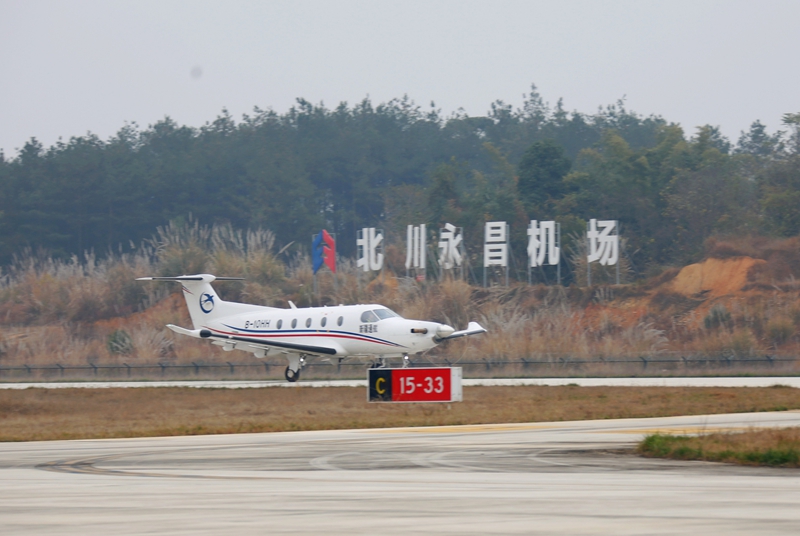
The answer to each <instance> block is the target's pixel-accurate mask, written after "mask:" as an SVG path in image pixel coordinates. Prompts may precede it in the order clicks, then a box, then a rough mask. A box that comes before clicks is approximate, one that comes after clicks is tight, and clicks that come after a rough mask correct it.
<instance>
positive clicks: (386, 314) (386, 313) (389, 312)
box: [375, 309, 400, 320]
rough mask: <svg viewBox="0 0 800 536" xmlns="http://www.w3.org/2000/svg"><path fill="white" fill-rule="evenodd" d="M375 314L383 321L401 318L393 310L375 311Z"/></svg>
mask: <svg viewBox="0 0 800 536" xmlns="http://www.w3.org/2000/svg"><path fill="white" fill-rule="evenodd" d="M375 314H376V315H378V318H380V319H381V320H385V319H387V318H394V317H399V316H400V315H399V314H397V313H395V312H394V311H392V310H391V309H375Z"/></svg>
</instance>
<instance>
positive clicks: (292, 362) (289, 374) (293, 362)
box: [283, 356, 306, 383]
mask: <svg viewBox="0 0 800 536" xmlns="http://www.w3.org/2000/svg"><path fill="white" fill-rule="evenodd" d="M305 364H306V359H305V356H296V357H295V356H292V357H290V358H289V366H288V367H286V371H285V372H284V373H283V375H284V376H285V377H286V381H287V382H292V383H294V382H296V381H297V380H299V379H300V370H302V368H303V366H305Z"/></svg>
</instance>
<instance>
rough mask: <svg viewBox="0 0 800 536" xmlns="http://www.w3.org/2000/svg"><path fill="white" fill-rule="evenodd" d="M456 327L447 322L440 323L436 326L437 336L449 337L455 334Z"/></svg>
mask: <svg viewBox="0 0 800 536" xmlns="http://www.w3.org/2000/svg"><path fill="white" fill-rule="evenodd" d="M454 331H455V328H454V327H452V326H448V325H447V324H439V327H438V328H436V336H437V337H448V336H450V335H452V334H453V332H454Z"/></svg>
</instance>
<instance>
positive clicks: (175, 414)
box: [0, 386, 800, 441]
mask: <svg viewBox="0 0 800 536" xmlns="http://www.w3.org/2000/svg"><path fill="white" fill-rule="evenodd" d="M798 408H800V392H798V391H797V390H796V389H792V388H780V387H778V388H776V387H770V388H668V387H650V388H639V387H578V386H560V387H548V386H530V387H471V388H468V389H465V391H464V401H463V402H460V403H453V404H400V405H390V404H369V403H367V402H366V393H365V390H364V389H363V388H346V387H335V388H315V389H306V388H274V387H273V388H264V389H237V390H229V389H194V388H143V389H49V390H48V389H26V390H21V391H20V390H2V391H0V440H1V441H30V440H52V439H79V438H118V437H143V436H169V435H197V434H230V433H247V432H277V431H290V430H321V429H345V428H377V427H398V426H432V425H457V424H481V423H507V422H537V421H538V422H543V421H566V420H581V419H611V418H626V417H658V416H670V415H692V414H694V415H697V414H707V413H729V412H752V411H775V410H786V409H798Z"/></svg>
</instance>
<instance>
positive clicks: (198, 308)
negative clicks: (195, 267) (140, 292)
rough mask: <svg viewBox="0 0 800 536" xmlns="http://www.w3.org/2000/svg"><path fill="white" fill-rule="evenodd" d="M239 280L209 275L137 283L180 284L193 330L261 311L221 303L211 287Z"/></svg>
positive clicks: (144, 278)
mask: <svg viewBox="0 0 800 536" xmlns="http://www.w3.org/2000/svg"><path fill="white" fill-rule="evenodd" d="M215 280H216V281H234V280H237V281H238V280H241V278H239V277H215V276H213V275H210V274H197V275H182V276H178V277H140V278H138V279H137V281H176V282H178V283H180V284H181V286H182V290H183V297H184V299H185V300H186V307H187V308H188V309H189V316H191V318H192V324H193V325H194V329H200V328H203V327H206V326H207V325H208V323H209V322H212V321H214V320H216V319H218V318H221V317H226V316H232V315H236V314H240V313H246V312H249V311H254V310H258V309H261V307H259V306H258V305H248V304H244V303H234V302H226V301H223V300H222V299H221V298H220V297H219V296H218V295H217V293H216V291H215V290H214V287H212V286H211V282H212V281H215Z"/></svg>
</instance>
